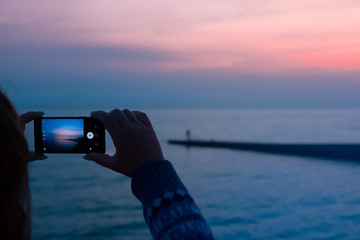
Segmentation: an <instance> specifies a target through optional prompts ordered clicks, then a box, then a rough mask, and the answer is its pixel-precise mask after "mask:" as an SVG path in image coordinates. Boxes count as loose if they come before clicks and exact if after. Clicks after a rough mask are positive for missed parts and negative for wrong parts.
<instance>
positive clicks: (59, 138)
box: [34, 117, 105, 153]
mask: <svg viewBox="0 0 360 240" xmlns="http://www.w3.org/2000/svg"><path fill="white" fill-rule="evenodd" d="M34 130H35V134H34V136H35V151H36V152H38V153H89V152H102V153H103V152H105V128H104V126H103V124H102V123H101V122H100V121H98V120H96V119H94V118H90V117H70V118H65V117H59V118H55V117H43V118H38V119H36V120H35V121H34Z"/></svg>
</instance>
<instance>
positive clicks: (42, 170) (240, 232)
mask: <svg viewBox="0 0 360 240" xmlns="http://www.w3.org/2000/svg"><path fill="white" fill-rule="evenodd" d="M26 110H28V109H20V110H19V111H20V112H24V111H26ZM39 110H43V111H44V112H45V113H46V115H45V116H88V115H89V113H90V112H91V111H93V110H96V109H90V108H88V109H86V108H76V109H75V108H74V109H61V108H52V109H39ZM104 110H111V109H104ZM140 110H142V111H145V112H146V113H147V114H148V116H149V118H150V119H151V121H152V123H153V126H154V128H155V131H156V133H157V135H158V138H159V141H160V143H161V146H162V149H163V152H164V156H165V158H166V159H168V160H169V161H171V162H172V164H173V165H174V167H175V169H176V170H177V172H178V174H179V176H180V178H181V179H182V181H183V182H184V184H185V185H186V186H187V188H188V190H189V192H190V193H191V195H192V196H193V198H194V199H195V201H196V203H197V205H198V206H199V207H200V209H201V211H202V213H203V215H204V217H205V218H206V220H207V221H208V224H209V225H210V227H211V229H212V231H213V234H214V237H215V239H223V240H225V239H226V240H229V239H230V240H231V239H251V240H258V239H259V240H260V239H268V240H271V239H274V240H275V239H324V240H325V239H327V240H330V239H360V162H356V161H346V160H328V159H317V158H309V157H297V156H286V155H277V154H267V153H259V152H251V151H240V150H230V149H211V148H200V147H184V146H178V145H170V144H168V143H167V141H168V140H169V139H185V138H186V131H187V130H189V131H190V134H191V139H194V140H195V139H197V140H224V141H247V142H262V143H264V142H265V143H266V142H268V143H360V109H140ZM25 134H26V137H27V139H28V142H29V145H30V148H33V144H34V143H33V127H32V124H29V126H27V129H26V132H25ZM106 141H107V144H106V145H107V152H108V153H109V154H113V153H114V146H113V143H112V141H111V138H110V137H109V135H107V139H106ZM48 157H49V158H48V159H46V160H42V161H35V162H32V163H30V164H29V173H30V177H29V178H30V180H29V181H30V189H31V206H32V212H31V215H32V239H37V240H45V239H46V240H52V239H54V240H55V239H67V240H71V239H77V240H82V239H96V240H102V239H103V240H105V239H106V240H112V239H131V240H137V239H152V237H151V234H150V231H149V229H148V226H147V225H146V223H145V221H144V218H143V213H142V206H141V204H140V202H139V201H138V200H137V199H136V198H135V197H134V196H133V194H132V192H131V187H130V183H131V179H129V178H128V177H125V176H122V175H120V174H119V173H115V172H113V171H111V170H109V169H106V168H103V167H101V166H99V165H97V164H96V163H94V162H92V161H87V160H84V159H83V158H82V155H79V154H48Z"/></svg>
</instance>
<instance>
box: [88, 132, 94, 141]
mask: <svg viewBox="0 0 360 240" xmlns="http://www.w3.org/2000/svg"><path fill="white" fill-rule="evenodd" d="M86 136H87V138H88V139H93V137H94V134H93V133H92V132H88V133H87V135H86Z"/></svg>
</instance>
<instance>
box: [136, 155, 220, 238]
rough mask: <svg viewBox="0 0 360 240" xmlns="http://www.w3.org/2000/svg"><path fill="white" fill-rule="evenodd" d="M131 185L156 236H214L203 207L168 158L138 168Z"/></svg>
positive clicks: (154, 236) (152, 232)
mask: <svg viewBox="0 0 360 240" xmlns="http://www.w3.org/2000/svg"><path fill="white" fill-rule="evenodd" d="M131 188H132V191H133V193H134V195H135V196H136V197H137V198H138V199H139V200H140V202H141V203H142V204H143V209H144V218H145V221H146V223H147V224H148V225H149V228H150V231H151V234H152V236H153V238H154V239H213V236H212V233H211V230H210V228H209V226H208V224H207V222H206V220H205V219H204V217H203V216H202V214H201V212H200V209H199V208H198V207H197V206H196V204H195V202H194V200H193V199H192V197H191V196H190V194H189V192H188V191H187V189H186V187H185V186H184V184H183V183H182V182H181V180H180V178H179V177H178V175H177V174H176V172H175V170H174V168H173V166H172V164H171V163H170V162H169V161H163V160H161V161H153V162H149V163H146V164H144V165H142V166H141V167H139V169H137V170H136V172H135V174H134V176H133V179H132V182H131Z"/></svg>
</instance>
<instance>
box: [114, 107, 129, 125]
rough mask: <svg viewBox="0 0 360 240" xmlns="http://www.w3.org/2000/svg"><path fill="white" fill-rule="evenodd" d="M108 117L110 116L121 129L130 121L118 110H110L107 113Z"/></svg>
mask: <svg viewBox="0 0 360 240" xmlns="http://www.w3.org/2000/svg"><path fill="white" fill-rule="evenodd" d="M109 115H110V116H112V117H113V118H114V119H115V120H116V122H117V123H118V124H119V125H120V126H121V127H126V126H127V125H128V124H129V123H130V120H129V119H128V118H127V117H126V115H125V114H124V113H123V112H122V111H120V110H119V109H114V110H112V111H111V112H109Z"/></svg>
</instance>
